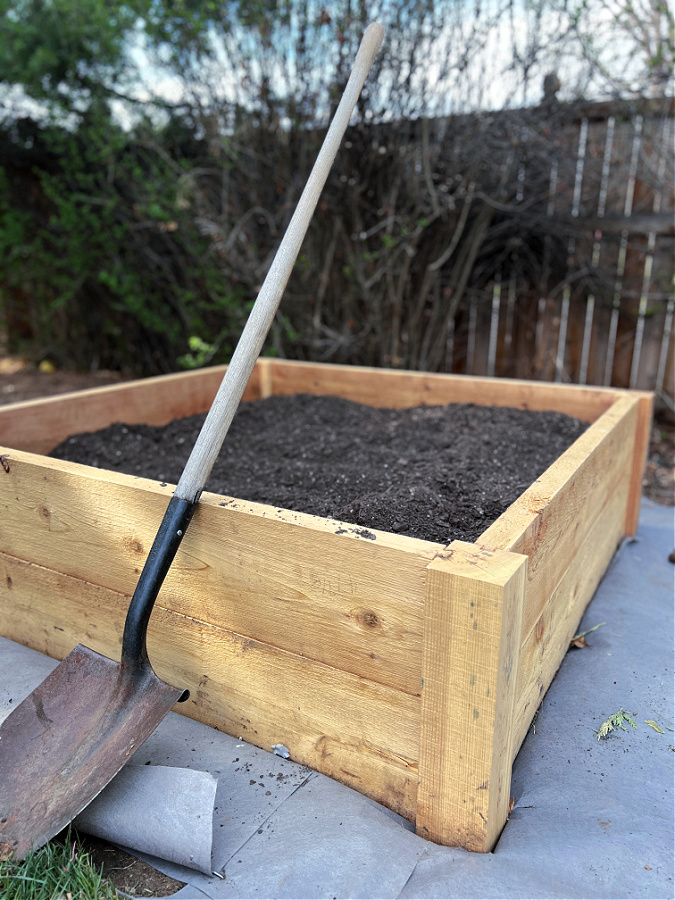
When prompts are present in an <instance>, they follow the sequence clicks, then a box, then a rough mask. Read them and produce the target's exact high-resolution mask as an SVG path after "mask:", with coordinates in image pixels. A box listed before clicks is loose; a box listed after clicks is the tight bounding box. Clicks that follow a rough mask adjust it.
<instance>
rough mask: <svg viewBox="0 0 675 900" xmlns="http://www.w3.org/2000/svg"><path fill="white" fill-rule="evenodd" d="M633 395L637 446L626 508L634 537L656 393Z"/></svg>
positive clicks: (628, 529)
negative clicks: (636, 404)
mask: <svg viewBox="0 0 675 900" xmlns="http://www.w3.org/2000/svg"><path fill="white" fill-rule="evenodd" d="M631 396H632V397H637V399H638V401H639V406H638V420H637V427H636V430H635V447H634V450H633V469H632V472H631V482H630V492H629V494H628V505H627V509H626V532H625V533H626V535H627V536H629V537H634V536H635V534H636V533H637V528H638V519H639V518H640V501H641V499H642V478H643V476H644V472H645V466H646V465H647V455H648V453H649V438H650V435H651V430H652V421H653V418H654V395H653V394H652V393H649V392H646V391H640V392H638V391H633V392H632V393H631Z"/></svg>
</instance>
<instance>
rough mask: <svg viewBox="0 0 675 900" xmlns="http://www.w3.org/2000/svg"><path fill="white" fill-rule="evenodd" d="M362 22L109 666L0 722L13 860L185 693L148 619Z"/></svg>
mask: <svg viewBox="0 0 675 900" xmlns="http://www.w3.org/2000/svg"><path fill="white" fill-rule="evenodd" d="M383 37H384V29H383V28H382V26H381V25H379V24H372V25H370V26H369V27H368V28H367V29H366V31H365V34H364V36H363V40H362V42H361V46H360V47H359V51H358V53H357V56H356V60H355V63H354V68H353V70H352V73H351V75H350V78H349V81H348V83H347V86H346V88H345V91H344V94H343V96H342V99H341V100H340V104H339V106H338V108H337V111H336V113H335V116H334V119H333V121H332V123H331V125H330V128H329V129H328V133H327V135H326V138H325V140H324V143H323V146H322V147H321V150H320V151H319V155H318V157H317V160H316V163H315V164H314V168H313V169H312V172H311V174H310V176H309V179H308V181H307V184H306V186H305V189H304V191H303V193H302V196H301V198H300V201H299V202H298V206H297V208H296V210H295V213H294V214H293V218H292V219H291V222H290V224H289V226H288V229H287V231H286V234H285V235H284V238H283V240H282V242H281V244H280V246H279V249H278V251H277V254H276V256H275V258H274V261H273V262H272V265H271V267H270V269H269V272H268V273H267V277H266V278H265V281H264V283H263V285H262V288H261V289H260V293H259V294H258V298H257V300H256V302H255V305H254V306H253V309H252V310H251V314H250V316H249V319H248V322H247V323H246V326H245V328H244V330H243V332H242V334H241V337H240V340H239V343H238V345H237V348H236V350H235V352H234V355H233V356H232V361H231V363H230V365H229V366H228V368H227V371H226V373H225V377H224V378H223V381H222V383H221V385H220V388H219V389H218V393H217V394H216V397H215V399H214V401H213V405H212V406H211V409H210V411H209V414H208V416H207V417H206V420H205V422H204V425H203V426H202V430H201V432H200V434H199V436H198V438H197V441H196V443H195V446H194V448H193V450H192V453H191V454H190V458H189V459H188V461H187V463H186V466H185V470H184V471H183V474H182V475H181V478H180V481H179V482H178V486H177V487H176V490H175V492H174V495H173V497H172V498H171V500H170V502H169V505H168V507H167V510H166V512H165V514H164V518H163V519H162V522H161V525H160V527H159V531H158V532H157V536H156V538H155V540H154V543H153V545H152V548H151V549H150V553H149V554H148V557H147V560H146V563H145V566H144V568H143V571H142V572H141V575H140V578H139V580H138V585H137V587H136V590H135V592H134V595H133V597H132V599H131V603H130V605H129V611H128V613H127V618H126V622H125V624H124V634H123V637H122V658H121V662H119V663H117V662H114V661H113V660H111V659H108V658H107V657H105V656H101V655H100V654H99V653H95V652H94V651H93V650H89V649H88V648H87V647H84V646H83V645H82V644H78V646H77V647H75V649H74V650H73V651H72V652H71V653H69V654H68V656H67V657H66V658H65V659H64V660H63V661H62V662H61V663H59V665H58V666H57V667H56V669H54V671H53V672H52V674H51V675H49V677H48V678H46V679H45V680H44V681H43V682H42V684H41V685H40V686H39V687H37V688H36V689H35V690H34V691H33V693H32V694H30V695H29V696H28V697H27V698H26V699H25V700H24V701H23V702H22V703H21V704H20V705H19V706H18V707H17V708H16V709H15V710H14V711H13V712H12V713H11V715H10V716H8V718H7V719H5V721H4V723H3V724H2V726H1V727H0V859H2V858H4V859H6V858H8V857H10V856H12V857H13V858H14V859H21V858H23V857H24V856H25V855H26V854H27V853H28V852H29V851H30V850H31V849H37V848H38V847H40V846H42V845H43V844H45V843H46V842H47V841H48V840H49V839H50V838H51V837H53V836H54V835H55V834H58V832H59V831H61V829H63V828H64V827H65V826H66V825H67V824H68V823H69V822H70V821H71V820H72V819H74V818H75V816H76V815H77V814H78V813H80V812H81V811H82V810H83V809H84V807H85V806H87V804H88V803H90V802H91V800H93V799H94V797H95V796H96V795H97V794H99V793H100V791H102V790H103V788H104V787H105V786H106V784H108V782H109V781H110V780H111V779H112V778H113V777H114V776H115V775H116V774H117V772H119V770H120V769H121V768H122V766H123V765H124V764H125V763H126V762H127V760H128V759H129V757H130V756H131V755H132V754H133V753H134V752H135V751H136V750H138V748H139V747H140V746H141V744H142V743H143V741H145V740H146V738H148V737H149V736H150V735H151V734H152V732H153V731H154V730H155V728H156V727H157V726H158V725H159V723H160V722H161V721H162V719H163V718H164V717H165V716H166V714H167V713H168V712H169V710H170V709H171V707H172V706H173V705H174V704H175V703H177V702H180V701H182V700H186V699H187V696H188V692H187V691H185V690H183V689H182V688H176V687H172V686H171V685H169V684H165V682H163V681H162V680H161V679H159V678H158V677H157V675H155V673H154V671H153V669H152V666H151V665H150V660H149V659H148V652H147V648H146V632H147V627H148V621H149V619H150V613H151V612H152V607H153V605H154V602H155V599H156V598H157V594H158V593H159V589H160V587H161V585H162V583H163V581H164V578H165V577H166V574H167V572H168V570H169V567H170V565H171V563H172V561H173V559H174V557H175V555H176V552H177V550H178V547H179V546H180V543H181V540H182V538H183V535H184V534H185V531H186V529H187V527H188V525H189V523H190V520H191V518H192V514H193V512H194V510H195V507H196V506H197V504H198V502H199V498H200V496H201V493H202V490H203V489H204V485H205V484H206V481H207V479H208V477H209V475H210V473H211V469H212V467H213V464H214V462H215V459H216V456H217V455H218V452H219V450H220V447H221V445H222V443H223V440H224V439H225V435H226V434H227V430H228V428H229V427H230V423H231V422H232V419H233V417H234V413H235V411H236V409H237V406H238V405H239V401H240V399H241V396H242V394H243V392H244V388H245V387H246V383H247V382H248V379H249V376H250V374H251V372H252V370H253V366H254V365H255V362H256V360H257V358H258V355H259V353H260V350H261V348H262V345H263V342H264V340H265V337H266V336H267V332H268V331H269V328H270V325H271V324H272V320H273V318H274V315H275V313H276V311H277V308H278V306H279V301H280V300H281V295H282V293H283V291H284V288H285V287H286V282H287V281H288V278H289V275H290V273H291V269H292V267H293V264H294V262H295V259H296V256H297V254H298V251H299V250H300V245H301V244H302V241H303V239H304V237H305V233H306V231H307V227H308V225H309V222H310V219H311V217H312V213H313V212H314V208H315V206H316V203H317V201H318V199H319V194H320V192H321V190H322V188H323V186H324V184H325V181H326V178H327V177H328V172H329V171H330V168H331V165H332V164H333V160H334V159H335V155H336V153H337V150H338V146H339V144H340V141H341V140H342V136H343V135H344V132H345V130H346V128H347V125H348V124H349V119H350V117H351V114H352V112H353V110H354V107H355V105H356V101H357V99H358V97H359V94H360V93H361V89H362V87H363V84H364V82H365V80H366V77H367V75H368V72H369V70H370V67H371V65H372V62H373V60H374V58H375V56H376V54H377V51H378V50H379V48H380V44H381V43H382V39H383Z"/></svg>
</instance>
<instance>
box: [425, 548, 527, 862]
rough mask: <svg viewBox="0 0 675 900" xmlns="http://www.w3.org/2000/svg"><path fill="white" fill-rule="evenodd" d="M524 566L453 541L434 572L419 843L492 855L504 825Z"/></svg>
mask: <svg viewBox="0 0 675 900" xmlns="http://www.w3.org/2000/svg"><path fill="white" fill-rule="evenodd" d="M526 568H527V559H526V557H524V556H521V555H519V554H515V553H509V552H504V551H491V550H484V549H481V548H478V547H476V546H475V545H474V544H466V543H463V542H461V541H454V542H453V543H452V544H451V545H450V547H449V548H448V549H447V550H444V551H443V552H442V553H441V554H439V556H438V557H437V558H436V559H435V560H434V561H433V562H432V563H431V564H430V566H429V569H428V580H427V599H426V604H425V625H424V659H423V663H422V675H423V679H424V687H423V690H422V709H421V716H422V721H421V732H420V760H419V787H418V793H417V833H418V834H419V835H421V836H422V837H424V838H427V839H429V840H432V841H435V842H436V843H440V844H445V845H449V846H461V847H466V848H467V849H469V850H475V851H480V852H488V851H489V850H491V849H492V847H493V846H494V844H495V842H496V840H497V838H498V837H499V834H500V832H501V830H502V828H503V826H504V823H505V822H506V817H507V815H508V808H509V789H510V785H511V761H512V759H513V728H512V724H513V719H514V704H515V698H516V685H517V677H518V660H519V653H520V634H521V610H522V603H523V594H524V588H525V571H526Z"/></svg>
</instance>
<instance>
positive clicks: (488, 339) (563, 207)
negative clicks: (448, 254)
mask: <svg viewBox="0 0 675 900" xmlns="http://www.w3.org/2000/svg"><path fill="white" fill-rule="evenodd" d="M615 108H616V107H614V106H613V105H611V104H597V105H594V106H589V107H587V108H586V109H581V110H580V111H579V114H578V115H576V116H574V117H572V118H571V120H570V121H568V122H567V123H566V125H565V128H564V137H563V139H562V141H560V142H559V152H558V154H557V155H554V156H553V157H552V158H551V159H550V169H549V190H548V198H547V202H546V207H547V208H546V215H547V216H548V217H549V218H550V219H551V220H552V221H553V220H557V221H561V222H564V223H566V224H567V225H568V226H569V231H568V236H567V238H566V240H567V248H566V249H567V259H566V265H565V268H564V271H563V273H562V277H560V273H558V276H557V278H556V279H555V280H553V281H552V279H551V277H550V272H549V271H547V269H548V268H550V267H549V261H548V260H547V254H548V253H550V242H551V237H550V236H549V235H546V236H545V238H544V242H543V253H542V256H541V259H540V266H541V270H540V271H541V279H540V283H539V284H533V283H532V279H531V278H530V279H528V280H526V281H523V280H522V278H520V277H519V272H518V266H517V264H516V263H517V259H516V258H517V253H518V250H517V246H516V249H514V251H513V253H512V254H511V256H510V258H508V259H505V260H504V261H503V262H502V264H501V266H500V269H499V271H498V272H497V273H495V275H494V277H493V278H492V280H491V281H490V282H489V283H488V284H486V285H482V286H480V287H474V288H472V289H470V290H469V291H468V292H467V297H466V300H465V302H463V303H462V304H461V306H460V308H459V309H458V311H457V314H456V316H455V317H454V318H453V320H452V322H451V323H450V325H449V329H448V336H447V354H446V360H445V365H444V368H445V369H446V370H448V371H452V372H466V373H470V374H475V375H502V376H512V377H519V378H533V379H543V380H552V381H558V382H570V383H578V384H597V385H614V386H621V387H630V388H639V389H647V390H653V391H655V392H656V395H657V404H660V405H662V406H666V407H668V408H670V409H671V410H672V409H673V408H675V404H674V401H673V397H674V395H675V384H674V381H675V357H674V351H673V312H674V307H675V301H674V297H673V259H674V256H673V253H674V246H675V242H674V235H675V223H674V220H673V107H672V103H669V104H668V105H667V107H666V108H665V110H664V106H663V104H661V105H660V107H658V106H655V105H652V104H648V103H645V104H642V110H638V111H635V112H632V113H631V114H629V115H625V114H624V115H621V116H620V115H616V114H615V112H614V110H615ZM523 148H524V149H527V148H526V146H525V145H523ZM523 156H525V154H523ZM517 171H518V178H517V184H516V185H514V186H512V189H511V190H512V193H513V195H514V196H512V197H511V202H512V203H514V202H515V205H516V206H517V204H519V203H520V204H525V203H526V202H527V200H528V168H527V163H526V162H525V161H523V162H521V163H520V164H519V165H518V167H517ZM563 173H564V174H563ZM515 243H516V244H517V242H515Z"/></svg>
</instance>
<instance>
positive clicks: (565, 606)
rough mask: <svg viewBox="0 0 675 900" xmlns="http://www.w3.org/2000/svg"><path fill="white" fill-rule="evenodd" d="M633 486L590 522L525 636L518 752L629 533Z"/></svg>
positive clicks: (516, 740) (625, 487) (624, 487)
mask: <svg viewBox="0 0 675 900" xmlns="http://www.w3.org/2000/svg"><path fill="white" fill-rule="evenodd" d="M629 487H630V486H629V483H628V481H627V480H625V481H623V482H622V483H621V484H619V486H618V488H617V491H616V493H615V494H613V495H612V496H611V497H610V498H609V500H608V502H607V505H606V506H605V507H604V508H603V509H602V510H601V511H600V513H599V514H598V516H597V517H596V518H595V520H594V521H593V522H592V523H590V527H589V528H588V530H587V533H586V540H585V541H584V543H583V544H582V546H581V547H580V548H579V551H578V552H577V554H576V556H575V557H574V560H573V561H572V563H571V564H570V566H569V568H568V569H567V571H566V572H565V574H564V576H563V577H562V578H561V580H560V582H559V583H558V585H557V587H556V589H555V590H554V591H553V593H552V594H551V596H550V598H549V599H548V602H547V603H546V605H545V607H544V609H543V610H542V612H541V615H540V616H539V619H538V620H537V622H536V623H535V625H534V627H533V628H532V629H531V631H530V632H529V634H528V635H527V636H526V637H525V639H524V641H523V644H522V647H521V650H520V667H519V670H518V692H517V701H516V706H515V713H514V715H515V720H514V757H515V754H516V753H517V751H518V749H519V747H520V745H521V744H522V742H523V740H524V739H525V737H526V735H527V732H528V729H529V727H530V724H531V722H532V718H533V716H534V714H535V713H536V711H537V709H538V708H539V704H540V703H541V701H542V699H543V697H544V694H545V693H546V691H547V690H548V688H549V686H550V684H551V682H552V681H553V679H554V678H555V675H556V672H557V671H558V669H559V667H560V664H561V662H562V661H563V659H564V658H565V655H566V653H567V651H568V648H569V643H570V640H571V639H572V638H573V637H574V635H575V634H576V633H577V630H578V626H579V622H580V621H581V617H582V616H583V614H584V611H585V609H586V607H587V606H588V604H589V603H590V601H591V600H592V598H593V594H594V593H595V591H596V588H597V587H598V585H599V583H600V581H601V580H602V577H603V575H604V574H605V571H606V570H607V566H608V565H609V563H610V561H611V559H612V557H613V555H614V553H615V551H616V548H617V545H618V544H619V543H620V541H621V539H622V538H623V536H624V529H623V522H624V510H625V508H626V501H627V497H628V493H629ZM593 624H597V623H593ZM579 652H582V651H579Z"/></svg>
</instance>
